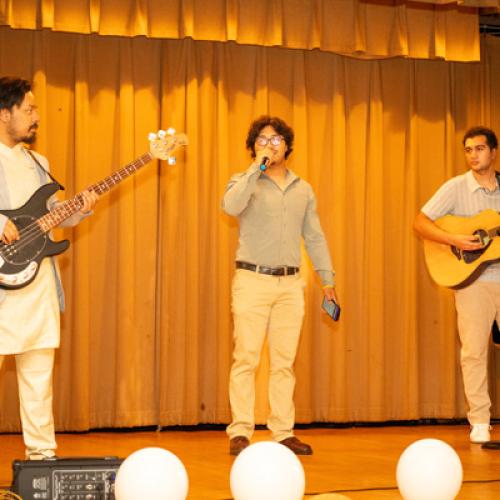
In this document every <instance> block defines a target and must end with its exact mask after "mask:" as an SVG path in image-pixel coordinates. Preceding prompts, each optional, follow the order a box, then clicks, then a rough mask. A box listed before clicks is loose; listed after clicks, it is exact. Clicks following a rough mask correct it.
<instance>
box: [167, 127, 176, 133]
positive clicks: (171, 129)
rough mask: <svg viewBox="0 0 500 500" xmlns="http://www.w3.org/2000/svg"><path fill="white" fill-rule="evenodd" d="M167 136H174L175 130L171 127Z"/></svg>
mask: <svg viewBox="0 0 500 500" xmlns="http://www.w3.org/2000/svg"><path fill="white" fill-rule="evenodd" d="M167 134H168V135H174V134H175V128H172V127H169V128H168V129H167Z"/></svg>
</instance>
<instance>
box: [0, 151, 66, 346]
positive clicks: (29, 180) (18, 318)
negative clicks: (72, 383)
mask: <svg viewBox="0 0 500 500" xmlns="http://www.w3.org/2000/svg"><path fill="white" fill-rule="evenodd" d="M0 163H1V164H2V167H3V169H4V172H5V179H6V181H7V186H8V188H9V193H10V198H11V203H12V207H9V208H18V207H20V206H22V205H24V203H26V201H28V199H29V198H30V197H31V195H32V194H33V193H34V192H35V191H36V190H37V189H38V188H39V187H40V177H39V174H38V171H37V168H38V167H36V166H35V164H34V163H33V161H32V160H31V159H30V158H28V157H27V155H26V154H25V153H24V152H23V151H22V146H21V145H20V144H19V145H17V146H15V147H14V148H12V149H11V148H8V147H7V146H5V145H4V144H2V143H0ZM1 208H8V207H1ZM59 320H60V318H59V303H58V298H57V290H56V281H55V277H54V270H53V266H52V262H51V260H50V258H45V259H44V260H43V261H42V263H41V266H40V270H39V272H38V275H37V277H36V278H35V280H34V281H33V282H32V283H30V284H29V285H28V286H26V287H24V288H20V289H18V290H8V291H7V294H6V297H5V300H4V301H3V302H1V303H0V354H17V353H20V352H25V351H29V350H32V349H46V348H55V347H58V346H59V337H60V335H59V332H60V324H59Z"/></svg>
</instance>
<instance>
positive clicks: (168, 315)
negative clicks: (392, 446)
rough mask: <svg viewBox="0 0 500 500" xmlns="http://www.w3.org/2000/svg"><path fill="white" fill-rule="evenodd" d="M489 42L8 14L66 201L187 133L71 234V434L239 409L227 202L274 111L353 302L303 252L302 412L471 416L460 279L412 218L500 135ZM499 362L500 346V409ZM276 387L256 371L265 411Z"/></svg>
mask: <svg viewBox="0 0 500 500" xmlns="http://www.w3.org/2000/svg"><path fill="white" fill-rule="evenodd" d="M92 5H94V4H92ZM482 50H483V55H482V62H480V63H479V62H477V63H471V64H461V63H448V62H444V61H425V60H408V59H401V58H397V59H389V60H380V61H367V60H360V59H354V58H349V57H344V56H341V55H336V54H331V53H327V52H320V51H309V50H290V49H284V48H278V47H256V46H247V45H238V44H236V43H233V42H229V43H220V42H209V41H194V40H192V39H183V40H156V39H146V38H120V37H102V36H99V35H95V34H94V35H82V34H68V33H54V32H50V31H47V30H44V31H24V30H13V29H11V28H7V27H3V28H0V74H18V75H23V76H25V77H27V78H30V79H33V81H34V84H35V88H34V91H35V95H36V97H37V99H38V104H39V107H40V113H41V117H42V123H41V127H40V135H39V140H38V143H37V145H36V149H37V150H38V151H40V152H41V153H43V154H45V155H47V156H48V158H49V159H50V161H51V166H52V170H53V172H54V174H55V176H56V177H57V178H58V179H60V181H61V182H62V184H64V185H65V186H66V190H67V196H70V195H72V194H73V193H75V192H77V191H79V190H81V189H83V188H84V187H85V186H88V185H89V184H92V183H94V182H95V181H97V180H99V179H101V178H103V177H105V176H107V175H109V174H110V173H111V172H113V171H114V170H116V169H118V168H120V167H121V166H123V165H124V164H126V163H128V162H130V161H131V160H133V159H134V158H135V157H137V156H139V155H140V154H142V153H143V152H145V151H147V149H148V143H147V134H148V132H150V131H152V130H156V129H158V128H160V127H162V128H167V127H169V126H172V127H174V128H175V129H177V130H178V131H181V132H186V133H187V134H188V136H189V139H190V144H189V146H188V147H186V148H183V149H182V150H181V151H179V152H178V153H177V164H176V165H174V166H168V165H167V164H166V163H165V162H157V161H154V162H151V164H149V165H147V166H145V167H144V169H142V170H141V171H140V172H139V173H137V174H136V175H134V176H133V177H132V178H129V179H127V180H126V181H124V182H123V183H122V184H120V185H119V186H118V187H116V188H115V189H114V190H113V191H111V192H110V193H109V194H108V195H105V196H103V197H102V200H101V201H100V202H99V204H98V206H97V207H96V209H95V214H94V216H93V217H92V218H90V219H88V220H87V221H85V222H84V223H83V224H81V225H80V226H79V227H77V228H75V229H73V230H65V231H64V232H62V231H59V232H58V234H57V237H58V238H59V237H68V238H70V240H71V242H72V245H71V247H70V250H69V251H68V252H66V253H65V254H64V255H63V256H62V258H61V266H62V272H63V280H64V284H65V289H66V294H67V304H68V306H67V311H66V312H65V314H64V315H63V332H62V347H61V349H60V350H59V351H58V355H57V360H56V374H55V389H56V391H55V416H56V422H57V428H58V430H86V429H89V428H96V427H130V426H141V425H185V424H196V423H213V422H228V421H229V419H230V412H229V404H228V395H227V384H228V374H229V367H230V363H231V352H232V319H231V313H230V285H231V278H232V275H233V261H234V254H235V248H236V244H237V224H236V221H234V220H233V219H232V218H230V217H228V216H226V215H224V214H223V212H222V211H221V209H220V200H221V198H222V195H223V192H224V190H225V186H226V183H227V181H228V179H229V177H230V176H231V175H232V174H233V173H235V172H239V171H243V170H245V169H246V167H247V165H248V164H249V161H250V158H249V156H248V154H247V152H246V151H245V149H244V144H245V137H246V132H247V128H248V125H249V123H250V121H251V120H253V119H254V118H255V117H256V116H258V115H260V114H263V113H271V114H276V115H279V116H281V117H282V118H284V119H285V120H286V121H287V122H289V123H290V124H291V125H292V126H293V127H294V129H295V132H296V144H295V147H294V152H293V154H292V156H291V158H290V160H291V164H290V167H291V168H292V169H293V170H294V171H296V172H297V173H298V174H299V175H301V176H304V177H305V178H306V179H307V180H308V181H309V182H311V184H312V185H313V188H314V189H315V191H316V194H317V198H318V210H319V214H320V217H321V220H322V224H323V228H324V231H325V233H326V236H327V239H328V241H329V244H330V249H331V252H332V257H333V261H334V265H335V268H336V271H337V277H338V293H339V296H340V299H341V302H342V306H343V313H342V320H341V321H340V322H339V323H338V324H333V323H332V322H330V321H328V318H327V317H326V316H325V315H324V314H322V313H321V310H320V303H321V289H320V286H319V283H318V281H317V279H316V277H315V275H314V272H313V271H312V269H311V267H310V263H309V262H308V261H307V259H305V263H304V266H303V269H302V273H303V275H304V276H305V279H306V281H307V283H308V286H307V291H306V317H305V323H304V329H303V336H302V339H301V344H300V348H299V353H298V358H297V363H296V370H297V390H296V406H297V420H298V421H299V422H311V421H335V422H346V421H383V420H405V419H419V418H457V417H458V418H461V417H464V416H465V404H464V399H463V395H462V387H461V377H460V371H459V365H458V341H457V337H456V332H455V328H456V325H455V312H454V306H453V297H452V293H451V292H450V291H449V290H443V289H439V288H438V287H437V286H435V285H434V284H433V283H432V282H431V281H430V278H429V277H428V274H427V271H426V269H425V265H424V262H423V255H422V245H421V243H420V242H419V240H418V239H417V238H416V237H415V235H414V234H413V232H412V229H411V225H412V220H413V217H414V216H415V214H416V213H417V211H418V210H419V209H420V207H421V206H422V204H423V203H424V202H425V201H426V200H427V198H428V197H429V196H430V195H431V194H432V193H433V192H434V190H435V189H436V188H437V187H438V186H439V185H440V184H441V183H442V182H443V181H444V180H445V179H447V178H449V177H450V176H452V175H455V174H458V173H461V172H463V171H464V170H465V165H464V161H463V155H462V151H461V144H460V140H461V135H462V134H463V132H464V130H465V129H466V128H468V127H469V126H471V125H474V124H477V123H483V124H485V125H489V126H492V127H493V128H496V130H497V131H500V102H499V100H498V98H497V92H496V91H495V89H496V88H499V85H500V55H499V54H500V40H498V39H496V38H485V39H484V40H483V43H482ZM263 363H264V367H265V366H266V364H267V359H266V358H265V356H264V360H263ZM499 363H500V350H496V351H495V352H493V353H492V370H491V380H490V387H491V390H492V395H493V398H494V414H495V415H496V416H497V417H498V416H499V415H500V386H499V383H498V377H499V373H500V365H499ZM14 373H15V372H14V366H13V362H12V361H10V362H9V363H6V364H5V366H4V368H3V369H2V374H1V376H0V407H1V408H2V411H1V412H0V431H14V430H19V424H18V414H17V397H16V396H15V394H16V388H15V376H14ZM436 381H438V382H436ZM266 382H267V380H266V375H265V370H261V371H260V372H259V374H258V382H257V386H258V396H257V415H258V418H259V420H260V421H263V419H264V416H265V414H266V410H267V402H266Z"/></svg>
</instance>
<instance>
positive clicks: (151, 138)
mask: <svg viewBox="0 0 500 500" xmlns="http://www.w3.org/2000/svg"><path fill="white" fill-rule="evenodd" d="M148 140H150V141H154V140H156V134H155V133H154V132H149V134H148Z"/></svg>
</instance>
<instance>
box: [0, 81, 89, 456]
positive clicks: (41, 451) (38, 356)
mask: <svg viewBox="0 0 500 500" xmlns="http://www.w3.org/2000/svg"><path fill="white" fill-rule="evenodd" d="M39 119H40V117H39V114H38V111H37V107H36V104H35V98H34V95H33V93H32V92H31V85H30V83H29V82H27V81H26V80H23V79H20V78H10V77H3V78H0V210H10V209H16V208H19V207H21V206H23V205H24V204H25V203H26V202H27V201H28V200H29V198H30V197H31V196H32V195H33V193H34V192H35V191H36V190H37V189H38V188H39V187H40V186H41V185H43V184H47V183H48V182H51V179H50V178H49V175H48V170H49V165H48V162H47V160H46V158H44V157H43V156H42V155H40V154H38V153H34V152H32V154H30V153H29V152H28V150H27V149H26V147H25V146H24V144H32V143H33V142H34V141H35V139H36V131H37V128H38V122H39ZM32 155H33V156H34V157H33V156H32ZM83 198H84V203H83V206H82V208H81V210H80V211H79V212H78V213H76V214H75V215H73V216H71V217H70V218H69V219H67V220H66V221H64V223H63V224H62V225H64V226H72V225H75V224H77V223H78V222H79V221H80V220H82V219H83V218H84V217H85V216H86V215H88V213H89V212H90V211H91V209H92V207H93V206H94V204H95V202H96V200H97V196H96V195H95V194H94V193H91V192H85V193H84V196H83ZM57 203H58V202H57V200H56V199H51V200H50V201H49V208H50V207H52V206H54V205H56V204H57ZM0 239H1V240H2V245H3V246H4V247H5V245H8V244H11V243H13V242H15V241H16V240H18V239H19V232H18V228H17V227H16V226H15V224H14V222H13V221H12V220H10V219H8V218H7V217H6V216H5V215H3V214H0ZM63 307H64V297H63V293H62V286H61V282H60V279H59V273H58V269H57V264H56V262H55V259H53V258H45V259H43V260H42V262H41V265H40V269H39V271H38V274H37V276H36V278H35V279H34V280H33V281H32V282H31V283H30V284H29V285H27V286H25V287H24V288H19V289H15V290H12V289H2V288H0V368H1V366H2V363H3V360H4V358H5V356H6V355H14V356H15V360H16V372H17V380H18V387H19V400H20V414H21V423H22V430H23V438H24V443H25V446H26V457H27V458H28V459H32V460H36V459H44V458H51V457H53V456H54V455H55V449H56V441H55V431H54V418H53V412H52V372H53V366H54V350H55V349H56V348H57V347H59V339H60V318H59V314H60V313H59V311H60V310H62V308H63Z"/></svg>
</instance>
